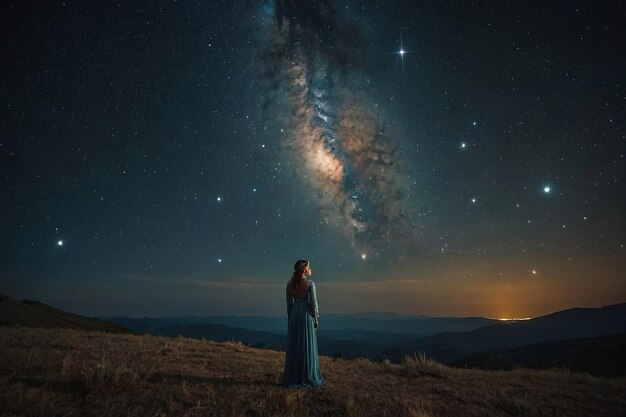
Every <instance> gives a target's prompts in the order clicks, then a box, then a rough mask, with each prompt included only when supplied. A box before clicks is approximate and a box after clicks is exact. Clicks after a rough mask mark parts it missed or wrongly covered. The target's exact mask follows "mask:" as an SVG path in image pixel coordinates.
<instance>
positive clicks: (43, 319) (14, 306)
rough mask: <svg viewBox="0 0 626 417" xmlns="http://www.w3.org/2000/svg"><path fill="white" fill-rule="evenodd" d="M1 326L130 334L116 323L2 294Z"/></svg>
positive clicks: (0, 298) (0, 296) (0, 300)
mask: <svg viewBox="0 0 626 417" xmlns="http://www.w3.org/2000/svg"><path fill="white" fill-rule="evenodd" d="M0 326H28V327H62V328H68V329H82V330H94V331H102V332H109V333H130V332H129V331H128V330H127V329H125V328H123V327H121V326H119V325H117V324H115V323H110V322H107V321H104V320H100V319H95V318H90V317H84V316H80V315H78V314H73V313H68V312H66V311H63V310H59V309H57V308H54V307H51V306H49V305H46V304H44V303H41V302H39V301H33V300H22V301H17V300H14V299H13V298H11V297H9V296H7V295H4V294H0Z"/></svg>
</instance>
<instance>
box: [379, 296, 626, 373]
mask: <svg viewBox="0 0 626 417" xmlns="http://www.w3.org/2000/svg"><path fill="white" fill-rule="evenodd" d="M624 332H626V303H621V304H614V305H610V306H605V307H601V308H572V309H568V310H563V311H559V312H556V313H552V314H549V315H546V316H541V317H537V318H534V319H531V320H524V321H516V322H501V323H500V324H495V325H490V326H485V327H482V328H480V329H476V330H472V331H469V332H444V333H439V334H436V335H433V336H428V337H424V338H419V339H415V340H409V341H403V342H400V343H394V344H393V345H388V346H387V347H388V348H389V349H395V350H394V358H390V359H392V360H393V359H397V358H399V357H401V356H398V355H402V354H406V353H410V352H414V351H417V350H420V351H423V352H425V353H426V354H427V355H429V356H431V357H433V358H435V359H437V360H439V361H443V362H446V363H452V362H455V361H459V360H461V359H463V358H465V357H468V356H471V355H475V354H477V353H481V352H487V351H491V350H498V349H506V348H513V347H520V346H526V345H532V344H537V343H542V342H548V341H561V340H571V339H581V338H593V337H597V336H603V335H607V334H614V333H624Z"/></svg>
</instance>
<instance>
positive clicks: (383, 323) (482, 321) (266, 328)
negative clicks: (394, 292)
mask: <svg viewBox="0 0 626 417" xmlns="http://www.w3.org/2000/svg"><path fill="white" fill-rule="evenodd" d="M384 317H387V318H384ZM100 318H101V319H103V320H108V321H112V322H114V323H117V324H119V325H121V326H124V327H126V328H127V329H130V330H133V331H135V332H138V333H151V332H153V331H155V330H157V329H159V328H162V327H166V326H173V325H181V326H187V325H193V324H202V323H212V324H221V325H223V326H229V327H238V328H244V329H249V330H256V331H263V332H271V333H276V334H287V315H286V314H285V316H284V317H255V316H207V317H143V318H132V317H125V316H108V317H100ZM495 323H500V321H498V320H493V319H486V318H483V317H424V318H418V317H411V316H402V315H396V314H393V313H351V314H327V315H324V316H323V317H321V318H320V328H321V329H323V331H328V332H331V331H334V333H333V334H334V335H335V336H336V337H337V338H340V339H343V340H372V341H375V343H378V344H381V343H383V341H384V340H385V338H386V337H388V336H387V335H390V337H392V338H393V339H394V340H395V339H397V338H398V336H397V335H405V336H402V337H401V338H402V339H410V338H416V337H423V336H429V335H434V334H437V333H441V332H445V331H468V330H474V329H478V328H480V327H484V326H487V325H489V324H495ZM329 336H330V333H329Z"/></svg>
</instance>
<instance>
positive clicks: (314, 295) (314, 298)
mask: <svg viewBox="0 0 626 417" xmlns="http://www.w3.org/2000/svg"><path fill="white" fill-rule="evenodd" d="M309 303H310V304H311V310H313V311H312V313H313V318H314V319H315V321H317V319H318V318H319V316H320V311H319V307H318V305H317V291H316V289H315V283H314V282H311V292H310V298H309Z"/></svg>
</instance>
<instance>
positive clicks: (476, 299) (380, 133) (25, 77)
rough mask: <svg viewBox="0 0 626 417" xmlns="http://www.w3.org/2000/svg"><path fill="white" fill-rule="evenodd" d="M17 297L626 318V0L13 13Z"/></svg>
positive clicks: (257, 311)
mask: <svg viewBox="0 0 626 417" xmlns="http://www.w3.org/2000/svg"><path fill="white" fill-rule="evenodd" d="M0 8H1V16H2V17H1V18H0V19H1V20H2V22H1V23H2V25H1V27H2V29H0V33H1V41H2V48H1V54H2V55H1V59H2V66H1V69H0V71H1V72H2V77H1V83H2V84H1V89H0V105H1V108H2V113H1V119H0V120H1V122H2V132H3V134H2V136H1V138H0V158H1V160H0V170H1V171H0V174H1V175H0V185H1V188H0V198H1V200H0V204H1V206H0V213H1V216H0V292H6V293H7V294H9V295H10V296H12V297H14V298H29V299H37V300H40V301H43V302H46V303H49V304H52V305H54V306H56V307H59V308H63V309H66V310H69V311H72V312H76V313H80V314H87V315H117V314H125V315H134V316H168V315H169V316H182V315H210V314H235V315H268V316H282V315H286V304H285V285H286V282H287V280H288V279H289V278H290V276H291V272H292V268H293V264H294V262H295V261H296V260H297V259H301V258H304V259H308V260H309V261H310V262H311V267H312V270H313V275H312V277H311V279H313V280H314V281H315V282H316V284H317V295H318V302H319V309H320V314H321V319H323V316H324V314H327V313H343V312H362V311H391V312H397V313H403V314H416V315H417V314H423V315H438V316H478V315H480V316H485V317H493V318H501V317H534V316H538V315H542V314H548V313H551V312H554V311H557V310H561V309H565V308H570V307H575V306H580V307H599V306H603V305H608V304H613V303H618V302H624V301H626V273H625V272H624V271H626V250H625V248H624V244H625V243H626V237H625V233H626V220H625V213H626V193H625V192H624V191H625V190H624V188H625V187H624V181H625V180H626V178H625V172H626V171H625V159H624V154H625V152H626V146H625V145H626V140H625V139H626V136H625V135H626V130H625V128H624V120H625V116H626V115H625V111H624V110H625V109H626V80H625V78H626V76H625V74H626V64H625V62H626V60H625V53H626V42H625V41H624V39H626V4H625V3H624V2H622V1H615V2H597V1H549V2H545V1H539V0H533V1H509V2H496V1H491V2H481V1H476V2H475V1H472V2H469V1H450V2H437V1H393V0H392V1H387V0H384V1H383V0H380V1H375V0H358V1H357V0H351V1H323V0H319V1H312V0H299V1H291V2H290V1H288V0H279V1H276V2H272V1H269V0H266V1H177V2H176V1H158V2H149V3H147V2H136V1H126V2H109V1H90V2H74V1H67V2H61V1H55V2H45V4H44V2H42V4H39V5H38V6H37V5H32V4H30V3H25V2H16V1H6V2H3V3H2V6H0Z"/></svg>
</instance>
